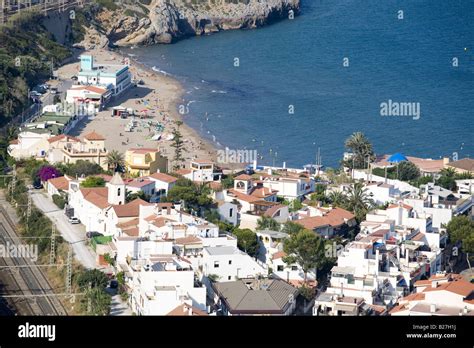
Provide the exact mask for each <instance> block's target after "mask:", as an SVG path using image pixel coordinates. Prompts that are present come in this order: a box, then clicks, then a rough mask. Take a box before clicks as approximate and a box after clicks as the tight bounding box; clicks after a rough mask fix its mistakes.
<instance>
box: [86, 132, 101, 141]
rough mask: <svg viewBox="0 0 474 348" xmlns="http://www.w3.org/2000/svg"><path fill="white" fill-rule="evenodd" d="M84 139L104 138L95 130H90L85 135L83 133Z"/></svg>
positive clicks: (95, 139) (98, 139) (97, 139)
mask: <svg viewBox="0 0 474 348" xmlns="http://www.w3.org/2000/svg"><path fill="white" fill-rule="evenodd" d="M84 139H87V140H90V141H100V140H105V138H104V137H103V136H102V135H100V134H99V133H97V132H96V131H92V132H90V133H88V134H86V135H84Z"/></svg>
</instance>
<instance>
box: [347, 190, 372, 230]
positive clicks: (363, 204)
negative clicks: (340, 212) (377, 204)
mask: <svg viewBox="0 0 474 348" xmlns="http://www.w3.org/2000/svg"><path fill="white" fill-rule="evenodd" d="M372 205H373V200H372V199H371V198H370V196H369V195H368V194H367V189H366V188H364V185H363V184H362V183H360V182H356V183H354V184H352V185H351V186H350V187H349V192H348V195H347V204H346V206H347V208H348V209H349V210H351V211H352V212H353V213H354V214H355V215H356V218H357V220H359V221H361V220H362V219H363V218H364V216H365V214H366V213H367V210H368V209H369V207H370V206H372Z"/></svg>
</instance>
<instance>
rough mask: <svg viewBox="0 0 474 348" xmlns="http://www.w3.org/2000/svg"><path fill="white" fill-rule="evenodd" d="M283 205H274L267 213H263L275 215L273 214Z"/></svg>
mask: <svg viewBox="0 0 474 348" xmlns="http://www.w3.org/2000/svg"><path fill="white" fill-rule="evenodd" d="M283 207H284V206H283V205H282V204H277V205H274V206H273V207H271V208H268V209H267V211H266V212H265V214H263V215H265V216H269V217H273V215H275V213H276V212H277V211H278V210H280V209H281V208H283Z"/></svg>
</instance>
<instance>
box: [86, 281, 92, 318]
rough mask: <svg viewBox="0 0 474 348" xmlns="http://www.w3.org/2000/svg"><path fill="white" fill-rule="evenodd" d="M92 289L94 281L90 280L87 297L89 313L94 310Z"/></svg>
mask: <svg viewBox="0 0 474 348" xmlns="http://www.w3.org/2000/svg"><path fill="white" fill-rule="evenodd" d="M91 290H92V283H91V282H89V296H88V297H87V314H90V313H91V312H92V300H91V296H90V295H91Z"/></svg>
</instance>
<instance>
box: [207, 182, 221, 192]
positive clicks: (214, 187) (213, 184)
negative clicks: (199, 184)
mask: <svg viewBox="0 0 474 348" xmlns="http://www.w3.org/2000/svg"><path fill="white" fill-rule="evenodd" d="M209 187H210V188H211V190H214V191H219V190H222V184H221V183H220V182H218V181H211V182H210V183H209Z"/></svg>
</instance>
